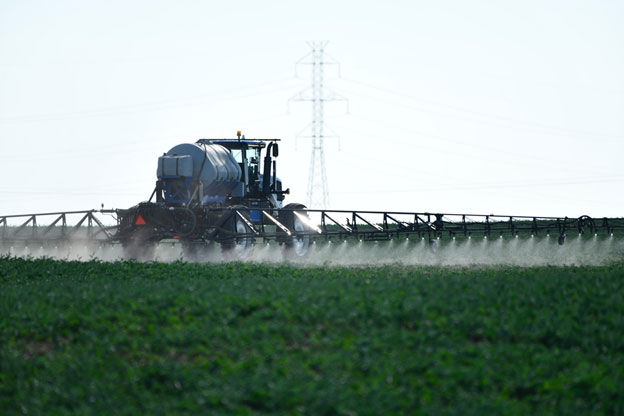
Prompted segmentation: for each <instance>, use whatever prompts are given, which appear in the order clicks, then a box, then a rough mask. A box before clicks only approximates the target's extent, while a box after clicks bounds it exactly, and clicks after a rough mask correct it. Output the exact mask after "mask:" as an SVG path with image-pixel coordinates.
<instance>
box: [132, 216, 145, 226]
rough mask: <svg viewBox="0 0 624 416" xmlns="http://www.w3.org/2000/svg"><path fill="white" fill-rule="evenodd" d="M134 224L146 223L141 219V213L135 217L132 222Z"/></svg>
mask: <svg viewBox="0 0 624 416" xmlns="http://www.w3.org/2000/svg"><path fill="white" fill-rule="evenodd" d="M134 223H135V224H136V225H145V224H147V223H146V222H145V220H144V219H143V217H142V216H141V214H139V216H138V217H137V219H136V221H135V222H134Z"/></svg>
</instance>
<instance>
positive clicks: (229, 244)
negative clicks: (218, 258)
mask: <svg viewBox="0 0 624 416" xmlns="http://www.w3.org/2000/svg"><path fill="white" fill-rule="evenodd" d="M231 208H232V209H233V210H234V209H241V211H239V213H240V214H241V215H242V216H244V217H245V218H246V219H247V221H250V218H249V213H248V212H247V208H246V207H243V206H233V207H231ZM223 215H224V216H225V218H224V219H223V220H222V222H221V226H220V228H221V229H222V230H223V231H224V232H223V233H222V236H221V239H220V242H221V251H222V253H223V257H224V258H225V259H226V260H230V261H244V260H248V259H249V258H250V257H251V256H252V255H253V251H254V245H255V239H254V238H253V237H250V236H248V235H244V236H237V235H240V234H249V233H250V232H251V230H250V229H249V228H248V226H247V224H245V221H243V220H242V219H241V218H240V217H239V216H238V215H236V213H235V212H234V211H226V212H225V213H224V214H223Z"/></svg>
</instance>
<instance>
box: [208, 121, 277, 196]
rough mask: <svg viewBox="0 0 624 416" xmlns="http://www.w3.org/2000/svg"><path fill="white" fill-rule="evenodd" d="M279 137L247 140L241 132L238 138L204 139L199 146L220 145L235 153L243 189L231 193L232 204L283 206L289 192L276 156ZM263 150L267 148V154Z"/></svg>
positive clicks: (234, 156) (238, 133)
mask: <svg viewBox="0 0 624 416" xmlns="http://www.w3.org/2000/svg"><path fill="white" fill-rule="evenodd" d="M278 141H279V139H246V138H245V136H243V135H241V132H240V131H238V132H237V138H236V139H200V140H198V141H197V144H198V145H205V144H218V145H220V146H223V147H224V148H226V149H227V150H229V152H230V153H231V154H232V157H233V158H234V160H235V161H236V163H237V164H238V166H239V167H240V172H241V176H240V183H241V189H240V190H239V191H234V192H232V193H231V196H230V202H231V203H242V204H244V205H256V203H255V201H254V200H256V199H258V200H266V199H267V198H268V199H269V201H270V202H271V205H273V207H274V208H277V207H279V206H281V202H282V201H283V200H284V198H285V196H284V194H285V193H288V191H282V183H281V181H280V180H279V179H278V178H277V173H276V162H275V158H276V157H277V156H278V154H279V147H278V143H277V142H278ZM262 149H266V151H265V153H264V155H263V154H262Z"/></svg>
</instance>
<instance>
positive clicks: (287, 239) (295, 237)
mask: <svg viewBox="0 0 624 416" xmlns="http://www.w3.org/2000/svg"><path fill="white" fill-rule="evenodd" d="M284 208H286V209H288V211H280V212H279V220H280V222H281V223H282V224H284V226H286V228H288V229H289V230H290V231H291V232H292V235H291V236H288V235H286V234H284V235H283V236H282V237H280V241H281V243H282V253H283V255H284V258H285V259H287V260H288V259H300V258H304V257H306V256H307V255H308V253H309V252H310V235H309V234H303V233H305V232H306V224H305V222H304V219H305V218H308V214H306V213H305V212H299V211H290V210H295V209H305V205H302V204H288V205H286V206H285V207H284ZM278 232H281V230H279V229H278Z"/></svg>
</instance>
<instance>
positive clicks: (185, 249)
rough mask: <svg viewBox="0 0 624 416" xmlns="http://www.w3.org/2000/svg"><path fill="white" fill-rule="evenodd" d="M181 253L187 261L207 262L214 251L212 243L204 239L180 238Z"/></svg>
mask: <svg viewBox="0 0 624 416" xmlns="http://www.w3.org/2000/svg"><path fill="white" fill-rule="evenodd" d="M181 244H182V255H183V257H184V260H185V261H187V262H199V263H203V262H207V261H209V260H210V258H211V257H212V256H211V254H212V253H213V252H214V244H213V243H212V242H204V241H188V240H182V241H181Z"/></svg>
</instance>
